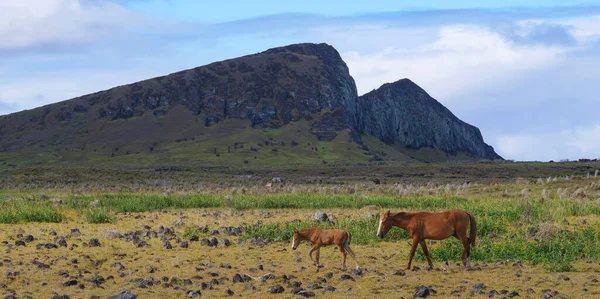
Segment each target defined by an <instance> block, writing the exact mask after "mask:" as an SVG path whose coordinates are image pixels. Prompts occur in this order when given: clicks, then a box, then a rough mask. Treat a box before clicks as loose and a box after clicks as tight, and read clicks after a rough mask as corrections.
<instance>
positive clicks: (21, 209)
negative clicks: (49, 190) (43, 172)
mask: <svg viewBox="0 0 600 299" xmlns="http://www.w3.org/2000/svg"><path fill="white" fill-rule="evenodd" d="M63 220H65V216H64V215H63V214H62V213H60V211H58V210H57V209H56V208H54V207H52V206H51V205H49V204H43V203H36V202H19V201H9V202H3V203H0V223H7V224H15V223H24V222H49V223H58V222H62V221H63Z"/></svg>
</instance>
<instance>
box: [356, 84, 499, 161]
mask: <svg viewBox="0 0 600 299" xmlns="http://www.w3.org/2000/svg"><path fill="white" fill-rule="evenodd" d="M358 102H359V105H358V106H359V108H358V111H359V117H358V120H359V124H358V127H357V130H359V131H360V132H364V133H368V134H370V135H373V136H375V137H377V138H379V139H380V140H381V141H383V142H385V143H388V144H392V143H395V144H400V145H404V146H406V147H408V148H421V147H431V148H434V149H439V150H442V151H444V152H447V153H457V152H459V151H462V152H467V153H470V154H471V155H473V156H474V157H477V158H482V159H502V158H501V157H500V156H499V155H498V154H496V152H494V149H493V148H492V147H491V146H489V145H487V144H485V143H484V142H483V137H482V136H481V132H480V131H479V129H478V128H476V127H474V126H471V125H469V124H467V123H465V122H463V121H461V120H460V119H458V118H457V117H456V116H454V114H452V112H450V110H448V109H447V108H446V107H444V106H443V105H442V104H440V103H439V102H438V101H436V100H435V99H434V98H432V97H431V96H429V95H428V94H427V92H425V90H423V89H422V88H421V87H419V86H417V85H416V84H415V83H413V82H412V81H410V80H409V79H402V80H400V81H397V82H394V83H386V84H384V85H382V86H381V87H380V88H379V89H377V90H374V91H371V92H369V93H367V94H365V95H363V96H361V97H360V98H359V100H358Z"/></svg>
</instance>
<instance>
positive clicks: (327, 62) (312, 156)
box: [0, 44, 502, 166]
mask: <svg viewBox="0 0 600 299" xmlns="http://www.w3.org/2000/svg"><path fill="white" fill-rule="evenodd" d="M454 159H502V158H501V157H500V156H498V155H497V154H496V153H495V152H494V150H493V149H492V147H490V146H489V145H487V144H485V143H484V141H483V138H482V136H481V133H480V132H479V129H477V128H476V127H474V126H471V125H469V124H467V123H465V122H463V121H461V120H460V119H458V118H457V117H456V116H454V115H453V114H452V113H451V112H450V111H449V110H448V109H446V108H445V107H444V106H443V105H442V104H440V103H439V102H437V101H436V100H435V99H433V98H431V97H430V96H429V95H428V94H427V93H426V92H425V91H424V90H423V89H421V88H420V87H419V86H417V85H416V84H414V83H413V82H411V81H410V80H408V79H403V80H400V81H398V82H395V83H389V84H384V85H383V86H382V87H381V88H379V89H377V90H374V91H372V92H370V93H368V94H365V95H363V96H361V97H359V96H358V95H357V90H356V85H355V83H354V80H353V79H352V77H351V76H350V73H349V71H348V67H347V66H346V64H345V63H344V61H343V60H342V58H341V57H340V55H339V53H338V52H337V51H336V50H335V49H334V48H333V47H331V46H329V45H327V44H295V45H289V46H285V47H279V48H274V49H270V50H267V51H264V52H261V53H258V54H254V55H248V56H243V57H239V58H235V59H230V60H225V61H220V62H215V63H212V64H209V65H205V66H201V67H197V68H194V69H190V70H185V71H181V72H177V73H173V74H170V75H167V76H163V77H157V78H153V79H149V80H145V81H141V82H137V83H133V84H129V85H123V86H119V87H115V88H112V89H109V90H105V91H100V92H97V93H93V94H89V95H85V96H81V97H78V98H74V99H70V100H66V101H63V102H59V103H55V104H51V105H47V106H43V107H39V108H36V109H32V110H26V111H22V112H18V113H13V114H10V115H5V116H0V162H1V163H2V164H3V165H5V166H6V165H11V166H27V165H82V166H86V165H107V166H115V165H131V166H142V165H165V164H185V165H190V164H206V163H225V162H227V163H266V164H272V163H310V162H323V161H343V162H366V161H369V160H396V161H425V162H433V161H445V160H454Z"/></svg>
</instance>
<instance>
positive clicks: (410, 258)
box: [406, 237, 419, 270]
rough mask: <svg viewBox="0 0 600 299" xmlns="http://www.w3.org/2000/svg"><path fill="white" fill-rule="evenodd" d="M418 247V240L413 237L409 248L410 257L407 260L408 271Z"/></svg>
mask: <svg viewBox="0 0 600 299" xmlns="http://www.w3.org/2000/svg"><path fill="white" fill-rule="evenodd" d="M418 245H419V240H418V239H417V238H416V237H413V243H412V247H411V248H410V257H409V258H408V265H407V266H406V269H407V270H410V264H412V259H413V257H414V256H415V250H416V249H417V246H418Z"/></svg>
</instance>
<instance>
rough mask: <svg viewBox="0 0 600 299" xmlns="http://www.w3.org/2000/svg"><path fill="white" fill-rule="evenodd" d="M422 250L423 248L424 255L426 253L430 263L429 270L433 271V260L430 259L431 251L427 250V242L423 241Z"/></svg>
mask: <svg viewBox="0 0 600 299" xmlns="http://www.w3.org/2000/svg"><path fill="white" fill-rule="evenodd" d="M421 248H423V253H425V257H426V258H427V263H429V268H432V269H433V263H432V262H431V258H430V257H429V250H427V244H425V240H423V241H421Z"/></svg>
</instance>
